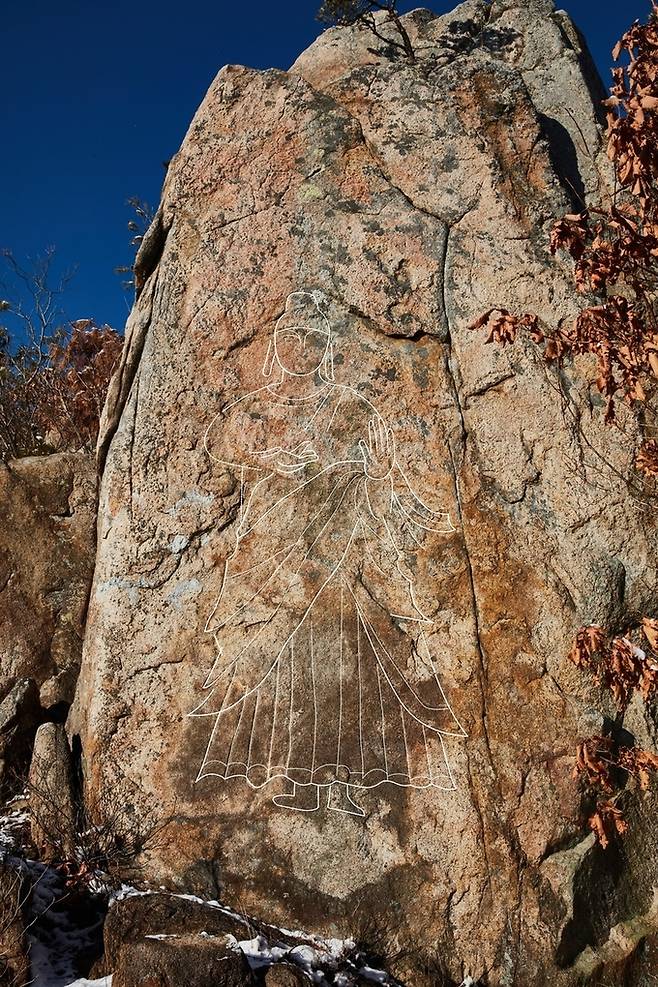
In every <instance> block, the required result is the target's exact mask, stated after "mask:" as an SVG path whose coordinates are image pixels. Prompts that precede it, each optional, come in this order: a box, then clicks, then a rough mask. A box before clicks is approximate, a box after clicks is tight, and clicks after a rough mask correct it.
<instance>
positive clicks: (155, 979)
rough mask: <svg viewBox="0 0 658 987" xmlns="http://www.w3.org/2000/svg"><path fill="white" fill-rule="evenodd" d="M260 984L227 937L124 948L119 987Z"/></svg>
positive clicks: (159, 940)
mask: <svg viewBox="0 0 658 987" xmlns="http://www.w3.org/2000/svg"><path fill="white" fill-rule="evenodd" d="M255 983H256V981H255V979H254V977H253V976H252V974H251V971H250V970H249V965H248V963H247V961H246V959H245V958H244V956H243V955H242V953H240V952H236V950H235V949H233V948H232V947H231V944H230V940H228V939H227V938H226V937H220V938H216V937H214V936H209V935H198V936H195V935H191V934H183V935H175V936H170V937H167V936H162V937H158V936H153V937H151V938H150V939H144V940H142V942H138V943H130V944H129V945H127V946H124V947H122V949H121V951H120V954H119V965H118V967H117V968H116V969H115V971H114V974H113V977H112V984H113V985H116V987H181V985H182V984H186V985H188V987H253V985H255Z"/></svg>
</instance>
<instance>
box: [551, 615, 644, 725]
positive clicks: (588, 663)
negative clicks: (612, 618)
mask: <svg viewBox="0 0 658 987" xmlns="http://www.w3.org/2000/svg"><path fill="white" fill-rule="evenodd" d="M634 637H635V638H640V641H639V642H636V641H634V640H633V638H634ZM641 645H643V646H641ZM657 649H658V620H653V619H650V618H649V617H644V618H643V620H642V622H641V623H640V624H639V626H638V627H637V628H633V629H632V630H631V631H630V632H629V636H628V637H614V638H610V637H609V636H608V635H607V634H606V633H605V631H604V630H603V628H601V627H599V626H598V625H597V624H590V625H589V626H588V627H582V628H581V629H580V630H579V631H578V634H577V635H576V640H575V643H574V646H573V648H572V649H571V652H570V654H569V657H570V659H571V660H572V661H573V663H574V664H575V665H577V666H578V668H582V669H586V670H587V671H589V672H591V673H592V674H593V675H594V678H595V680H596V681H597V682H598V683H599V684H600V685H602V686H604V687H605V688H606V689H608V690H609V691H610V692H611V693H612V695H613V697H614V700H615V702H616V703H617V706H618V707H619V708H620V709H621V710H624V709H626V707H627V706H628V704H629V702H630V700H631V698H632V696H633V693H634V692H639V693H640V694H641V695H642V698H643V699H644V700H645V701H646V700H648V699H649V698H650V697H651V696H652V695H653V694H654V693H656V692H657V691H658V654H657V653H656V651H657Z"/></svg>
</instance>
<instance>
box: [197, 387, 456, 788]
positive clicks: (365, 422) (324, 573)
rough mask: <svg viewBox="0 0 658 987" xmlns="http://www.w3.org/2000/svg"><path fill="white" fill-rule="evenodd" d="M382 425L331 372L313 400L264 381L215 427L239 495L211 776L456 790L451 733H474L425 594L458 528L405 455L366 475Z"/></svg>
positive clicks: (208, 710)
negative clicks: (416, 574) (413, 477)
mask: <svg viewBox="0 0 658 987" xmlns="http://www.w3.org/2000/svg"><path fill="white" fill-rule="evenodd" d="M372 421H376V422H381V423H382V424H383V421H382V419H381V416H380V415H379V414H378V412H377V411H376V410H375V408H374V407H373V406H372V405H371V404H370V403H369V402H368V401H367V400H366V399H365V398H364V397H362V396H361V395H359V394H358V393H357V392H356V391H354V390H352V389H351V388H347V387H342V386H340V385H337V384H331V383H327V384H325V385H324V386H322V387H318V388H317V389H316V393H314V394H313V395H311V396H310V397H309V398H303V399H291V398H286V397H284V396H282V395H280V394H277V390H276V387H264V388H261V389H260V390H259V391H255V392H252V393H251V394H247V395H245V396H244V397H242V398H240V399H238V400H236V401H234V402H233V403H231V404H230V405H228V406H227V407H226V408H224V409H223V410H222V411H221V412H220V413H219V414H218V415H217V417H216V418H215V419H214V420H213V422H212V423H211V425H210V426H209V428H208V432H207V434H206V448H207V450H208V452H209V455H210V456H211V458H212V459H214V460H216V461H218V462H221V463H223V464H225V465H227V466H229V467H231V468H232V469H233V470H235V471H236V472H237V474H238V475H239V477H240V481H241V505H240V518H239V523H238V527H237V533H236V543H235V549H234V552H233V554H232V555H231V556H230V558H229V559H228V560H227V561H226V563H225V569H224V576H223V582H222V587H221V591H220V594H219V598H218V599H217V602H216V604H215V606H214V608H213V610H212V612H211V614H210V616H209V618H208V621H207V624H206V631H207V632H208V633H212V634H213V635H214V641H215V644H216V648H217V651H216V660H215V663H214V666H213V668H212V670H211V672H210V674H209V675H208V677H207V679H206V682H205V686H204V689H205V691H206V695H205V698H204V699H203V701H202V702H201V703H200V705H199V706H198V707H197V708H196V709H195V710H194V711H193V713H192V715H194V716H205V717H209V718H211V722H212V731H211V736H210V741H209V744H208V748H207V751H206V755H205V758H204V761H203V764H202V766H201V769H200V771H199V775H198V779H200V778H203V777H205V776H207V775H215V776H219V777H221V778H230V777H243V778H246V779H247V781H248V782H249V783H250V784H251V785H252V786H254V787H260V786H262V785H264V784H266V783H267V782H268V781H270V780H271V779H273V778H276V777H279V778H281V777H282V778H287V779H288V780H289V781H293V782H295V783H297V784H318V785H328V784H331V783H332V782H335V781H341V782H346V783H349V784H350V785H354V786H357V787H364V788H370V787H373V786H375V785H378V784H381V783H382V782H387V781H388V782H393V783H396V784H398V785H405V786H414V787H428V786H436V787H441V788H453V787H454V784H453V781H452V777H451V774H450V769H449V767H448V763H447V760H446V756H445V751H444V746H443V740H442V736H445V735H450V736H464V731H463V729H462V727H461V726H460V724H459V723H458V721H457V719H456V718H455V716H454V714H453V713H452V711H451V709H450V707H449V705H448V702H447V700H446V698H445V695H444V693H443V690H442V688H441V684H440V682H439V679H438V676H437V674H436V670H435V667H434V664H433V662H432V657H431V655H430V652H429V648H428V644H427V639H426V636H425V631H424V628H425V627H426V626H427V625H428V623H429V621H428V620H427V618H426V617H425V616H424V615H423V614H422V613H421V611H420V610H419V608H418V606H417V604H416V601H415V599H414V592H413V564H414V557H413V549H414V548H415V549H416V550H417V549H418V546H419V544H420V543H421V541H422V538H423V534H424V533H426V532H427V531H428V530H430V531H444V532H445V531H449V530H452V528H451V526H450V522H449V519H448V516H447V515H446V514H437V513H434V512H432V511H431V510H429V509H428V508H427V507H426V506H425V505H424V504H423V503H422V502H421V501H420V500H419V499H418V498H417V497H416V495H415V494H414V493H413V491H412V489H411V487H410V484H409V482H408V481H407V478H406V476H405V474H404V473H403V471H402V469H401V468H400V467H399V465H398V464H397V462H396V461H395V459H394V458H393V461H392V463H391V464H390V466H391V468H390V470H389V471H388V473H387V474H386V475H384V476H380V477H379V478H374V477H372V476H368V475H367V474H366V467H365V462H364V456H363V452H362V451H361V449H360V447H359V442H360V441H361V440H362V441H364V442H366V443H367V441H368V434H369V422H372ZM295 456H297V457H298V458H297V459H296V458H295ZM386 469H387V467H386V466H385V467H384V471H385V470H386Z"/></svg>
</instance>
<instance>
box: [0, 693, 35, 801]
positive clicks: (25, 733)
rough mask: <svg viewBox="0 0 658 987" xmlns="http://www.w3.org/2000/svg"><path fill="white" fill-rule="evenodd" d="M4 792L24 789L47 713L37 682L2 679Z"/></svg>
mask: <svg viewBox="0 0 658 987" xmlns="http://www.w3.org/2000/svg"><path fill="white" fill-rule="evenodd" d="M0 697H1V699H0V793H1V794H2V795H6V794H8V793H9V792H10V791H12V790H13V791H15V790H20V789H21V788H22V785H23V782H24V780H25V775H26V773H27V768H28V766H29V763H30V757H31V755H32V744H33V742H34V735H35V733H36V730H37V727H38V726H39V724H40V723H41V718H42V715H43V711H42V709H41V706H40V704H39V690H38V689H37V687H36V685H35V683H34V680H33V679H12V678H6V679H0Z"/></svg>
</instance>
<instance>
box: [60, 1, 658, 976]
mask: <svg viewBox="0 0 658 987" xmlns="http://www.w3.org/2000/svg"><path fill="white" fill-rule="evenodd" d="M405 23H406V25H407V28H408V30H409V32H410V34H411V36H412V39H413V43H414V45H415V48H416V51H417V54H418V58H417V62H416V64H414V65H410V64H407V63H405V62H403V61H400V60H395V59H393V60H392V59H391V58H389V57H387V55H386V52H382V51H378V50H377V49H378V42H376V41H375V40H374V39H373V38H372V37H371V36H370V35H369V34H368V33H366V32H363V31H361V30H359V29H357V28H355V29H348V28H341V29H336V30H331V31H328V32H326V33H324V34H323V35H322V36H321V37H320V38H319V39H318V41H317V42H316V43H315V44H314V45H312V46H311V48H310V49H309V50H308V51H307V52H305V53H304V54H303V55H302V56H301V58H300V59H299V60H298V61H297V63H296V64H295V66H294V67H293V69H292V70H291V71H290V72H281V71H267V72H260V71H253V70H251V69H247V68H241V67H237V66H228V67H226V68H224V69H222V71H221V72H220V73H219V75H218V76H217V78H216V80H215V81H214V83H213V84H212V86H211V88H210V90H209V92H208V94H207V96H206V98H205V100H204V102H203V104H202V106H201V107H200V109H199V111H198V112H197V114H196V116H195V118H194V120H193V122H192V125H191V127H190V130H189V131H188V134H187V136H186V138H185V141H184V143H183V146H182V148H181V150H180V152H179V153H178V154H177V155H176V156H175V158H174V159H173V161H172V163H171V165H170V168H169V171H168V174H167V179H166V182H165V187H164V191H163V198H162V202H161V205H160V209H159V211H158V215H157V217H156V220H155V223H154V225H153V226H152V228H151V230H150V232H149V234H148V236H147V237H146V239H145V242H144V244H143V247H142V250H141V253H140V256H139V258H138V270H137V281H138V285H139V287H140V293H139V297H138V299H137V301H136V303H135V307H134V309H133V312H132V314H131V316H130V319H129V323H128V328H127V341H126V347H125V351H124V355H123V361H122V364H121V367H120V369H119V372H118V374H117V375H116V377H115V379H114V382H113V385H112V388H111V393H110V398H109V403H108V406H107V408H106V412H105V416H104V423H103V427H102V434H101V440H100V446H99V452H100V462H101V466H102V467H103V476H102V485H101V492H100V519H99V548H98V556H97V566H96V574H95V579H94V585H93V589H92V594H91V601H90V607H89V620H88V626H87V634H86V643H85V649H84V656H83V666H82V671H81V676H80V679H79V686H78V692H77V699H76V704H75V707H74V710H73V714H72V716H71V718H70V720H69V725H70V729H71V730H72V731H73V732H74V733H76V734H79V736H80V738H81V742H82V747H83V752H84V764H85V774H86V784H87V786H88V790H89V792H90V793H91V795H92V797H93V798H94V799H97V798H98V797H99V795H100V796H102V793H103V792H104V791H110V790H111V791H112V792H113V793H114V794H115V795H116V793H117V792H119V793H121V792H123V793H125V797H126V799H127V800H129V801H130V804H131V805H132V806H134V807H135V810H136V811H137V812H140V811H143V812H144V813H146V814H148V813H151V812H152V808H153V805H154V804H159V805H161V806H162V809H161V812H162V814H163V816H167V817H171V818H170V825H169V826H168V827H167V831H166V832H167V839H166V840H163V841H161V842H160V844H159V846H158V847H157V848H153V849H152V851H151V852H150V854H149V855H148V859H147V860H146V861H145V867H146V872H147V874H149V875H150V876H151V877H152V878H153V879H155V880H157V881H159V882H167V883H168V884H169V885H171V886H174V887H178V888H180V889H182V890H184V891H193V892H197V893H199V894H210V895H211V896H213V897H215V896H217V895H222V896H223V898H224V900H226V901H227V902H228V903H229V904H233V905H235V906H236V907H239V908H240V909H243V908H244V909H245V910H246V911H248V912H252V913H255V914H259V913H260V914H267V915H268V916H272V920H273V921H276V922H279V923H281V924H283V925H284V926H286V927H288V928H300V927H301V928H305V929H307V930H308V931H309V932H317V933H321V934H324V935H337V936H341V937H346V936H349V935H350V934H352V932H353V931H354V930H355V929H357V928H360V927H363V928H366V929H367V928H371V929H372V928H375V929H379V930H382V929H383V930H385V935H384V934H383V933H382V935H380V938H382V936H383V937H384V938H385V939H387V942H388V949H389V952H390V954H391V955H398V956H399V959H398V962H397V965H396V966H395V972H396V973H397V975H399V977H400V979H402V980H404V981H405V982H407V983H409V984H414V987H421V985H425V984H432V983H435V982H436V981H437V977H438V976H439V973H437V971H441V974H440V975H441V976H442V977H444V979H445V980H446V982H450V978H452V980H453V981H454V982H456V983H459V982H460V981H461V980H462V979H463V978H464V977H466V976H467V975H468V976H471V977H473V978H475V979H477V978H481V977H482V978H483V977H485V976H486V977H487V978H488V979H487V983H489V984H490V985H497V984H517V985H525V984H528V983H542V982H547V980H548V979H550V980H551V982H554V983H555V984H556V985H572V984H576V983H579V982H580V981H581V979H582V977H583V976H585V975H587V976H589V975H590V974H591V973H592V971H596V970H599V971H600V970H601V969H602V968H604V966H605V964H606V963H608V962H609V957H610V955H611V951H610V943H611V942H613V943H614V944H615V945H616V946H617V945H618V944H619V943H620V942H623V946H622V947H620V948H616V952H615V957H614V962H615V964H617V966H616V967H615V969H618V968H619V964H620V963H623V962H624V958H625V957H628V956H629V955H631V954H633V953H634V951H635V949H636V946H637V945H638V943H640V942H641V941H642V940H643V938H644V937H646V936H647V935H648V930H650V929H651V928H653V927H655V924H656V919H655V910H654V906H653V888H654V886H656V885H657V884H658V872H657V867H656V861H655V854H653V852H651V853H647V852H646V849H643V847H644V846H645V844H646V834H647V832H648V831H650V830H651V827H652V826H654V825H655V818H656V817H655V812H654V810H653V808H652V805H651V804H645V805H639V804H638V806H637V807H636V810H633V818H632V823H633V826H632V827H631V829H632V833H631V835H630V836H629V838H628V839H627V841H626V842H625V843H624V844H623V845H622V846H621V847H620V848H617V849H615V850H614V851H608V852H607V853H604V852H603V851H601V850H600V849H598V848H596V847H594V846H593V845H592V844H593V840H592V838H591V837H588V838H585V833H584V831H583V824H582V818H581V805H580V792H579V790H578V786H577V783H576V782H575V781H574V779H573V778H572V774H571V768H572V763H573V761H572V759H573V752H574V749H575V744H576V740H577V738H578V737H579V736H581V735H582V734H583V732H593V731H592V725H594V726H596V725H598V726H599V727H600V723H601V721H602V718H603V716H604V715H606V714H610V713H612V712H613V710H612V708H611V706H610V705H609V704H608V705H606V701H605V700H604V699H603V697H602V696H601V695H599V694H598V693H597V692H595V691H593V690H592V687H591V685H590V683H589V682H588V681H587V680H586V679H585V677H584V676H583V675H582V674H581V673H579V672H578V670H577V669H576V668H575V667H574V666H573V665H570V664H569V663H568V662H567V661H566V660H565V655H566V654H567V652H568V650H569V647H570V643H571V640H572V637H573V634H574V632H575V630H576V628H577V627H578V626H579V625H580V624H581V623H583V622H584V621H597V622H600V623H601V624H604V625H606V626H611V627H613V628H615V627H618V626H622V625H623V623H624V621H625V619H626V617H627V615H628V614H637V613H643V612H645V611H649V610H651V608H652V604H653V601H654V600H655V594H656V570H655V567H654V565H653V560H654V559H655V550H656V543H657V540H658V539H657V531H656V523H655V518H654V517H652V516H651V515H650V514H648V513H647V511H646V508H645V505H643V503H642V502H641V501H640V500H637V499H634V498H631V497H629V495H628V492H627V489H626V485H625V483H624V480H623V474H624V472H625V471H626V470H627V468H628V466H629V463H630V460H631V458H632V455H633V441H634V438H633V437H634V433H633V425H632V422H630V421H629V422H627V423H625V426H626V434H625V435H624V434H622V433H621V432H619V431H614V430H612V429H606V428H605V427H604V426H603V424H602V416H601V414H600V411H599V409H598V408H597V407H595V406H594V407H593V405H595V404H596V399H595V398H594V397H591V398H590V395H589V393H588V388H587V386H586V376H585V374H584V373H583V372H582V370H583V368H579V367H576V368H575V369H574V371H573V373H571V374H569V375H567V376H566V377H565V378H564V379H563V380H562V382H561V383H562V389H563V392H564V393H562V392H561V390H560V387H559V386H558V384H559V382H558V378H557V377H556V376H555V374H553V373H552V372H550V371H547V370H546V368H545V366H544V365H543V364H542V363H541V362H540V361H539V360H538V359H537V357H536V355H535V354H534V353H533V351H532V349H531V347H530V346H527V347H526V346H524V345H523V344H522V343H519V344H518V345H517V346H516V347H513V348H509V349H507V350H505V351H497V350H495V349H494V348H492V347H489V346H486V345H485V344H484V340H483V338H481V337H480V336H478V335H477V334H475V333H473V332H471V331H469V328H468V327H469V325H470V324H471V323H472V321H473V320H474V319H475V318H476V317H477V316H478V315H479V314H480V313H481V312H482V311H483V310H485V309H487V308H490V307H492V306H495V305H498V306H500V305H503V306H505V307H507V308H509V309H511V310H514V311H520V312H522V311H528V310H529V311H535V312H537V313H538V315H539V316H540V317H541V318H542V319H544V320H546V321H547V322H549V323H554V322H555V321H556V320H558V319H560V318H565V317H568V316H569V315H570V314H573V312H574V311H575V310H576V307H577V305H578V304H579V299H578V298H577V297H576V296H575V294H574V291H573V288H572V285H571V281H570V277H569V270H568V265H567V264H566V263H565V262H564V261H563V260H562V259H560V258H558V259H552V258H551V257H550V255H549V252H548V248H547V240H548V231H549V229H550V226H551V223H552V221H553V220H554V218H556V217H558V216H559V215H561V214H562V213H564V212H565V211H568V210H570V209H571V208H572V206H573V204H574V202H577V201H579V200H580V198H581V197H583V196H587V195H588V194H590V193H591V192H592V191H593V190H594V189H595V188H596V165H597V162H600V159H601V132H600V129H599V123H598V104H597V100H598V99H599V96H600V83H599V82H598V80H597V78H596V76H595V73H594V72H593V70H592V68H591V63H590V60H589V57H588V55H587V52H586V50H585V49H584V47H583V45H582V42H581V40H580V38H579V36H578V33H577V31H576V30H575V28H574V27H573V25H572V24H571V22H570V21H569V19H568V17H567V16H566V15H565V14H564V13H557V12H556V11H555V10H554V8H553V6H552V4H551V3H550V2H549V0H531V2H523V3H521V2H520V0H516V2H515V0H506V2H501V0H495V2H494V3H493V4H492V5H488V4H485V3H480V2H476V0H469V2H467V3H465V4H463V5H462V6H461V7H459V8H458V9H457V10H456V11H455V12H453V14H450V15H446V16H444V17H435V16H434V15H432V14H430V13H429V12H427V11H417V12H415V13H414V14H411V15H409V16H408V17H407V18H406V20H405ZM631 716H632V717H635V719H634V720H633V729H634V730H635V732H636V733H637V732H638V731H639V732H640V733H641V732H642V731H644V734H646V736H647V737H649V738H650V737H651V730H650V724H649V723H648V721H647V720H646V717H644V714H643V713H642V710H641V709H636V710H635V711H634V712H633V711H632V713H631ZM629 724H630V720H629ZM630 728H631V727H630V726H629V729H630ZM633 834H634V835H633ZM654 842H655V841H654ZM620 930H624V936H623V937H621V936H620Z"/></svg>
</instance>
